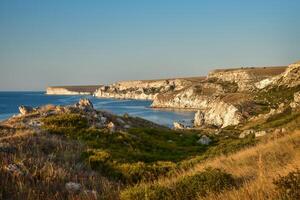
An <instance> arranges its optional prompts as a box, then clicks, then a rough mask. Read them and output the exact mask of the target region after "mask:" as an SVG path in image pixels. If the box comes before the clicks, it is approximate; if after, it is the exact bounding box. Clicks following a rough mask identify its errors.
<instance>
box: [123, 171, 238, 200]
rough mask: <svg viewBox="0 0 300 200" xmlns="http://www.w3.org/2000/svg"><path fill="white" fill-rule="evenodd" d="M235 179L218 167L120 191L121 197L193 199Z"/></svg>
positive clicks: (230, 186) (222, 188)
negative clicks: (173, 180)
mask: <svg viewBox="0 0 300 200" xmlns="http://www.w3.org/2000/svg"><path fill="white" fill-rule="evenodd" d="M235 185H236V184H235V179H234V178H233V176H232V175H231V174H228V173H226V172H224V171H222V170H220V169H211V168H209V169H206V170H205V171H203V172H199V173H196V174H194V175H191V176H185V177H183V178H180V179H178V180H177V181H176V182H174V183H173V184H171V185H168V186H161V185H138V186H134V187H129V188H127V189H125V190H123V191H122V192H121V199H124V200H129V199H151V200H156V199H166V200H167V199H188V200H190V199H195V198H196V197H197V196H205V195H207V194H208V193H210V192H214V193H217V192H221V191H222V190H225V189H231V188H233V187H235Z"/></svg>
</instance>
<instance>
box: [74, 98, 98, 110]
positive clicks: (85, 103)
mask: <svg viewBox="0 0 300 200" xmlns="http://www.w3.org/2000/svg"><path fill="white" fill-rule="evenodd" d="M75 107H77V108H80V109H82V110H84V111H93V110H94V106H93V104H92V102H91V101H90V100H89V99H80V100H79V102H78V103H76V104H75Z"/></svg>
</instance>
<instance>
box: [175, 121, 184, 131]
mask: <svg viewBox="0 0 300 200" xmlns="http://www.w3.org/2000/svg"><path fill="white" fill-rule="evenodd" d="M173 126H174V129H175V130H177V129H184V128H185V127H184V125H183V124H181V123H179V122H173Z"/></svg>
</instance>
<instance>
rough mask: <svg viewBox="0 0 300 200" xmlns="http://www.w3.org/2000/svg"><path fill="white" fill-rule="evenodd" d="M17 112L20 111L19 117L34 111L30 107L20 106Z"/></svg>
mask: <svg viewBox="0 0 300 200" xmlns="http://www.w3.org/2000/svg"><path fill="white" fill-rule="evenodd" d="M19 111H20V113H21V115H27V114H29V113H31V112H33V111H34V109H33V108H32V107H30V106H20V107H19Z"/></svg>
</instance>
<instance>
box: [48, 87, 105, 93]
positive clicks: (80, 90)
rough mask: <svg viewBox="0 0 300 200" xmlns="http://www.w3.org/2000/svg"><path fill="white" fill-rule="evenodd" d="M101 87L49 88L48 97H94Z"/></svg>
mask: <svg viewBox="0 0 300 200" xmlns="http://www.w3.org/2000/svg"><path fill="white" fill-rule="evenodd" d="M99 87H100V85H86V86H55V87H48V88H47V91H46V94H47V95H92V94H93V93H94V92H95V91H96V90H97V89H98V88H99Z"/></svg>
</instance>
